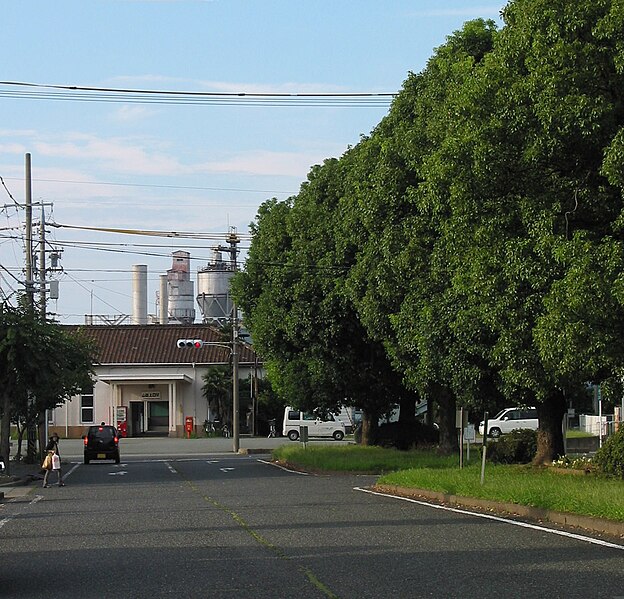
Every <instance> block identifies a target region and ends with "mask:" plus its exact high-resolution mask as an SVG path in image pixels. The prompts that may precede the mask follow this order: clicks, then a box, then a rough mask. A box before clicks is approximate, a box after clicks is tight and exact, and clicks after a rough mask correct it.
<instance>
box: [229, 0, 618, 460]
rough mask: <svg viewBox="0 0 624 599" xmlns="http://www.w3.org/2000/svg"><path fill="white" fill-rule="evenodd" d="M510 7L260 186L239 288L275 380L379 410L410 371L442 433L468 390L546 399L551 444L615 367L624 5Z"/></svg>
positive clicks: (294, 393) (456, 37)
mask: <svg viewBox="0 0 624 599" xmlns="http://www.w3.org/2000/svg"><path fill="white" fill-rule="evenodd" d="M502 14H503V19H504V26H503V27H502V28H500V29H497V27H496V26H495V24H494V23H493V22H491V21H483V20H476V21H471V22H468V23H466V24H465V26H464V27H463V29H462V30H460V31H457V32H455V33H453V34H452V35H450V36H449V37H448V38H447V41H446V43H445V44H444V45H443V46H441V47H440V48H437V49H436V51H435V53H434V55H433V56H432V57H431V59H430V60H429V62H428V64H427V66H426V67H425V69H423V71H422V72H420V73H417V74H410V75H409V76H408V78H407V80H406V81H405V83H404V86H403V88H402V90H401V92H400V93H399V94H398V96H397V98H396V99H395V101H394V103H393V106H392V108H391V110H390V112H389V114H388V115H387V116H386V117H385V118H384V119H383V120H382V121H381V122H380V123H379V125H378V126H377V127H376V128H375V129H374V130H373V131H372V132H371V134H370V135H369V136H366V137H364V138H362V140H361V141H360V143H359V144H357V145H356V146H355V147H353V148H350V149H349V150H348V151H347V152H346V153H345V154H344V155H343V156H342V157H340V158H339V159H328V160H326V161H325V162H324V163H323V165H319V166H315V167H313V168H312V170H311V171H310V174H309V176H308V180H307V181H306V182H305V183H304V184H303V185H302V187H301V190H300V192H299V193H298V194H297V195H295V196H293V197H292V198H290V199H289V200H288V201H287V202H277V201H276V200H271V201H269V202H267V203H266V204H264V205H263V206H262V208H261V209H260V211H259V214H258V218H257V220H256V222H255V223H254V225H253V228H252V233H253V242H252V247H251V250H250V254H249V258H248V260H247V265H246V269H245V272H243V273H241V274H240V275H238V277H237V279H236V280H235V283H234V290H235V293H236V295H237V297H238V301H239V302H240V304H241V306H242V307H243V309H244V311H245V314H246V318H247V319H248V325H249V327H250V329H251V331H252V334H253V336H254V338H255V339H256V340H257V342H258V345H259V351H260V352H261V353H262V354H263V355H265V356H267V357H268V358H269V363H270V367H269V372H270V374H271V376H272V380H273V379H275V381H278V384H277V385H276V389H277V390H278V392H279V391H280V390H281V391H283V392H284V393H285V395H287V396H289V397H292V398H296V397H303V398H305V399H302V401H304V402H312V403H313V404H314V405H316V406H319V405H321V406H323V405H327V406H330V405H337V404H338V403H340V402H342V401H344V399H345V398H354V400H355V405H358V402H360V405H361V406H363V407H364V406H367V407H368V408H367V409H369V410H370V412H371V414H378V413H379V410H380V409H383V408H381V406H383V401H382V397H383V398H384V400H387V399H388V398H389V396H391V397H390V398H389V399H390V401H393V400H394V401H396V400H397V397H398V396H400V395H401V391H400V390H399V388H403V389H404V390H411V391H412V392H413V393H414V394H417V395H419V396H420V397H421V398H425V399H427V400H428V401H429V402H431V404H433V403H436V404H437V405H438V406H439V408H438V418H439V420H440V426H441V443H442V444H443V445H446V446H447V447H451V446H452V445H453V444H454V442H455V435H454V426H455V423H454V409H455V406H456V405H463V406H469V407H470V408H471V409H473V410H477V411H480V410H483V409H494V408H496V407H500V406H501V405H502V404H503V402H505V403H506V402H510V403H511V402H513V403H514V404H516V403H517V404H525V405H527V404H528V405H533V404H535V405H536V406H537V407H538V412H539V416H540V437H539V452H538V454H539V455H538V458H537V459H538V460H540V461H548V460H551V459H552V458H553V457H555V455H556V454H557V453H560V452H561V451H562V449H563V444H562V436H561V418H562V416H563V413H564V411H565V408H566V403H567V402H568V401H569V400H570V398H571V397H572V396H573V395H574V394H575V393H576V392H577V390H578V389H579V388H581V387H583V386H584V385H585V384H586V383H587V382H595V383H598V382H602V381H607V380H610V379H614V378H617V379H621V377H622V365H623V362H624V343H623V341H622V339H623V338H624V335H622V333H623V332H624V331H623V328H624V325H623V324H622V323H623V322H624V318H623V317H624V312H623V301H624V275H623V266H624V265H623V259H622V255H623V251H622V250H624V248H623V247H622V243H623V241H624V238H623V235H622V230H623V223H624V216H623V213H622V208H623V202H622V189H623V186H624V166H623V164H624V160H623V158H624V132H623V124H624V105H623V103H622V94H623V92H622V90H623V89H624V87H623V85H622V84H623V83H624V82H623V80H622V77H623V70H624V40H623V36H624V33H623V32H624V5H622V3H621V2H616V1H614V0H575V1H574V2H569V1H568V0H554V1H553V0H512V1H511V2H509V4H508V5H507V6H506V7H505V9H504V11H503V13H502ZM367 357H368V360H367ZM397 381H398V384H397V385H395V386H393V384H394V383H396V382H397ZM361 387H365V389H361ZM373 396H377V397H376V399H375V398H374V397H373ZM308 407H309V406H308Z"/></svg>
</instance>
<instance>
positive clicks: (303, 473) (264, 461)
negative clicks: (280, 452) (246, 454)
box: [258, 459, 309, 476]
mask: <svg viewBox="0 0 624 599" xmlns="http://www.w3.org/2000/svg"><path fill="white" fill-rule="evenodd" d="M258 461H259V462H260V463H262V464H266V465H267V466H274V467H275V468H279V469H280V470H284V471H285V472H290V473H291V474H300V475H301V476H309V474H308V473H307V472H298V471H297V470H290V469H289V468H286V467H284V466H280V465H279V464H275V463H273V462H267V461H266V460H260V459H258Z"/></svg>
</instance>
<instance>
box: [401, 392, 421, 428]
mask: <svg viewBox="0 0 624 599" xmlns="http://www.w3.org/2000/svg"><path fill="white" fill-rule="evenodd" d="M416 398H417V395H416V394H415V393H405V394H403V395H402V396H401V399H400V402H399V406H400V408H399V424H400V425H401V428H402V429H403V430H410V429H411V428H413V427H414V424H415V423H416Z"/></svg>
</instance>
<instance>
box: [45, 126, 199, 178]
mask: <svg viewBox="0 0 624 599" xmlns="http://www.w3.org/2000/svg"><path fill="white" fill-rule="evenodd" d="M148 145H149V146H153V145H154V144H153V142H152V143H148V142H147V141H144V142H142V143H141V142H137V141H133V140H130V139H124V138H111V139H105V138H99V137H95V136H90V135H84V134H75V135H73V136H70V138H69V139H67V140H65V141H61V142H56V141H55V142H50V141H36V142H35V143H34V148H35V152H37V153H39V154H41V155H43V156H46V157H51V158H63V159H75V160H81V161H85V160H86V161H89V162H91V163H93V164H97V170H98V171H102V170H106V171H108V172H117V173H132V174H135V175H183V174H185V173H188V172H190V170H189V168H188V167H186V166H184V165H182V164H180V162H178V160H176V159H175V158H172V157H170V156H167V155H166V154H164V153H162V152H158V151H152V150H151V148H150V149H147V146H148Z"/></svg>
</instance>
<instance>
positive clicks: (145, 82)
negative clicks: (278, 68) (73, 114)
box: [103, 74, 375, 94]
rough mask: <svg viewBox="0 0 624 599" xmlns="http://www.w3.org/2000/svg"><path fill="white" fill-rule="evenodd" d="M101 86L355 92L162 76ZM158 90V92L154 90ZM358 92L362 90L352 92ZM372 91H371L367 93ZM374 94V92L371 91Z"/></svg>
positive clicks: (323, 85) (302, 84) (294, 83)
mask: <svg viewBox="0 0 624 599" xmlns="http://www.w3.org/2000/svg"><path fill="white" fill-rule="evenodd" d="M103 85H107V86H110V87H127V88H130V89H144V88H146V87H149V88H150V89H153V88H159V89H162V90H169V91H173V90H175V91H187V92H193V91H200V92H219V93H226V94H240V93H246V94H262V93H265V94H296V93H307V94H312V93H348V92H349V91H351V92H352V91H354V90H352V89H350V88H347V87H345V86H343V85H335V84H331V85H330V84H327V83H310V82H297V81H290V82H285V83H270V82H267V83H258V82H237V81H211V80H203V79H182V78H177V77H165V76H162V75H150V74H146V75H139V76H119V77H114V78H111V79H107V80H106V81H105V82H104V83H103ZM154 91H158V90H154ZM355 91H361V90H355ZM367 91H371V90H367ZM372 91H375V90H372Z"/></svg>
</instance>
